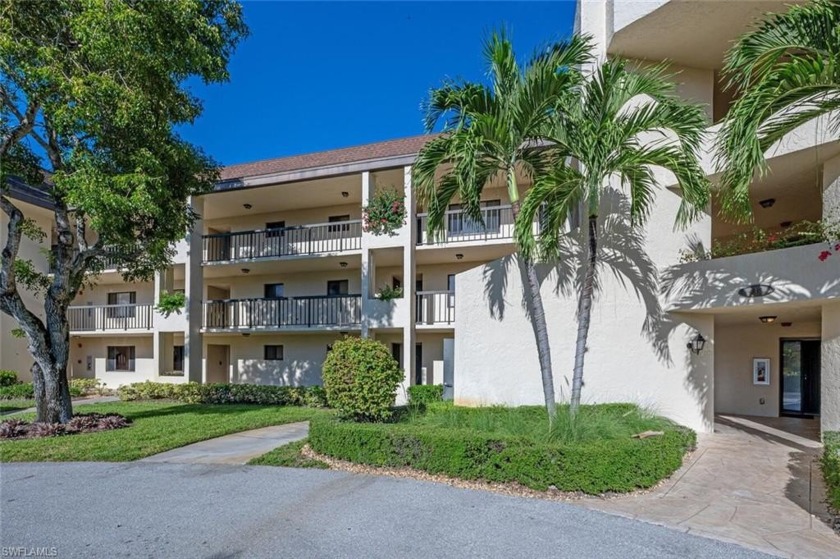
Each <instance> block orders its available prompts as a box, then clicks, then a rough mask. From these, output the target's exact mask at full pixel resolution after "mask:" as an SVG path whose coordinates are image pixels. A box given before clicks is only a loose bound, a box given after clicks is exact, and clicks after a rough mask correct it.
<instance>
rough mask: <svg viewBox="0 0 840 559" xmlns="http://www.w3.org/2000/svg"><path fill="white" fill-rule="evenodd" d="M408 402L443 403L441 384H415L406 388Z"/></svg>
mask: <svg viewBox="0 0 840 559" xmlns="http://www.w3.org/2000/svg"><path fill="white" fill-rule="evenodd" d="M408 401H409V402H410V403H412V404H431V403H433V402H443V385H442V384H416V385H414V386H409V387H408Z"/></svg>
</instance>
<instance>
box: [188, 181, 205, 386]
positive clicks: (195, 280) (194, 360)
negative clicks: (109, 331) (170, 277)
mask: <svg viewBox="0 0 840 559" xmlns="http://www.w3.org/2000/svg"><path fill="white" fill-rule="evenodd" d="M190 205H191V206H192V209H193V211H195V212H196V214H197V215H198V216H199V217H198V219H196V221H195V224H194V225H193V229H192V231H190V232H189V233H188V234H187V239H186V241H187V247H188V254H187V262H186V265H185V266H184V293H185V295H186V298H187V302H186V308H185V309H184V312H185V315H186V320H187V330H186V331H185V332H184V374H185V375H186V377H187V380H188V381H190V382H201V381H202V356H203V353H204V352H203V347H202V346H203V340H202V335H201V322H202V292H203V290H204V269H203V268H202V267H201V257H202V248H203V247H202V234H203V232H204V222H203V221H202V219H201V215H202V214H203V213H204V199H203V198H192V199H191V200H190Z"/></svg>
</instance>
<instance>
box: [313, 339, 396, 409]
mask: <svg viewBox="0 0 840 559" xmlns="http://www.w3.org/2000/svg"><path fill="white" fill-rule="evenodd" d="M323 379H324V389H325V390H326V392H327V402H329V405H330V407H332V408H335V409H336V410H338V413H339V414H340V415H341V416H342V417H344V418H348V419H353V420H356V421H384V420H386V419H388V418H390V417H391V414H392V412H391V407H392V406H393V405H394V399H395V398H396V396H397V387H398V386H399V384H400V382H401V381H402V379H403V372H402V370H401V369H400V366H399V364H398V363H397V362H396V361H395V360H394V358H393V357H392V356H391V352H390V351H389V350H388V348H387V347H385V346H384V345H383V344H382V343H380V342H377V341H374V340H369V339H364V338H350V337H347V338H344V339H343V340H339V341H337V342H335V343H334V344H333V346H332V351H330V353H329V354H328V355H327V359H326V360H325V361H324V368H323Z"/></svg>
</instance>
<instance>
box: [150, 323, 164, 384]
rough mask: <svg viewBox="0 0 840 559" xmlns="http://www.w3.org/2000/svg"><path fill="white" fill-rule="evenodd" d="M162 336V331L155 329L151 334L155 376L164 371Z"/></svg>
mask: <svg viewBox="0 0 840 559" xmlns="http://www.w3.org/2000/svg"><path fill="white" fill-rule="evenodd" d="M163 336H164V334H163V332H157V331H155V332H154V333H153V334H152V356H153V369H154V371H155V376H156V377H160V376H161V375H162V374H163V373H164V372H165V370H164V367H165V366H166V345H165V344H164V341H163Z"/></svg>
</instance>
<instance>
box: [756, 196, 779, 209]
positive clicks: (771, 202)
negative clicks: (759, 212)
mask: <svg viewBox="0 0 840 559" xmlns="http://www.w3.org/2000/svg"><path fill="white" fill-rule="evenodd" d="M775 204H776V199H775V198H767V199H766V200H761V201H759V202H758V205H759V206H761V207H762V208H765V209H767V208H772V207H773V206H774V205H775Z"/></svg>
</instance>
